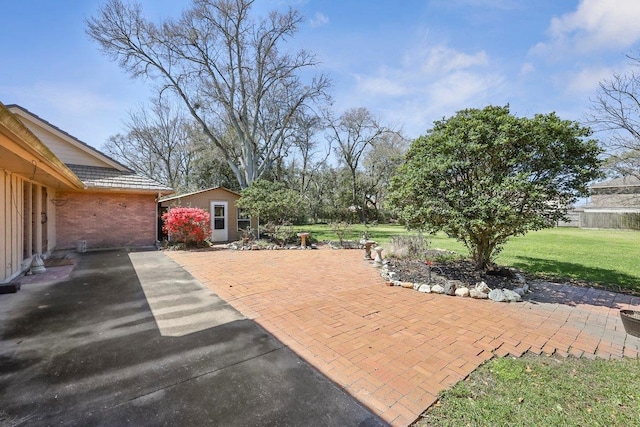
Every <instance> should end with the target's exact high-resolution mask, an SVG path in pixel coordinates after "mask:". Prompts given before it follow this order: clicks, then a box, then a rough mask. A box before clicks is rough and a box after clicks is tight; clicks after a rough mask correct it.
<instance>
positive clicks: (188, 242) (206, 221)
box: [162, 207, 211, 246]
mask: <svg viewBox="0 0 640 427" xmlns="http://www.w3.org/2000/svg"><path fill="white" fill-rule="evenodd" d="M162 219H163V220H164V227H163V228H164V231H166V232H167V233H169V239H170V240H171V241H175V242H182V243H184V244H185V246H197V245H199V244H202V243H203V242H204V241H205V240H207V238H209V236H210V235H211V216H210V215H209V212H206V211H204V210H202V209H199V208H183V207H175V208H171V209H169V211H168V212H167V213H165V214H164V215H162Z"/></svg>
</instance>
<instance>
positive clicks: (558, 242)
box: [297, 224, 640, 293]
mask: <svg viewBox="0 0 640 427" xmlns="http://www.w3.org/2000/svg"><path fill="white" fill-rule="evenodd" d="M297 229H298V230H305V231H310V232H311V234H312V236H313V237H315V238H316V239H318V240H320V241H322V240H337V239H338V238H337V236H336V234H335V233H334V232H333V231H332V230H331V226H329V225H305V226H299V227H297ZM364 231H365V228H364V226H363V225H361V224H357V225H354V226H353V230H352V232H351V233H350V235H349V236H348V237H347V238H348V239H352V240H358V239H360V237H361V236H362V233H363V232H364ZM369 232H370V234H371V236H372V238H373V239H374V240H376V241H377V242H378V243H380V244H381V245H382V246H384V245H387V244H388V243H389V241H390V238H391V236H393V235H399V234H408V232H407V230H406V229H405V228H404V227H402V226H400V225H393V224H381V225H375V226H371V227H369ZM429 239H430V240H431V246H432V247H434V248H442V249H448V250H452V251H456V252H458V253H461V254H465V255H466V254H467V250H466V249H465V247H464V245H462V243H460V242H458V241H456V240H455V239H451V238H448V237H446V236H445V235H444V234H437V235H435V236H429ZM639 259H640V232H639V231H631V230H588V229H579V228H553V229H548V230H541V231H534V232H530V233H527V234H526V235H525V236H519V237H514V238H512V239H511V240H510V241H509V242H508V243H507V244H506V245H505V247H504V250H503V251H502V252H501V253H500V254H499V255H498V257H497V258H496V262H497V263H498V264H500V265H505V266H510V267H516V268H519V269H521V270H523V271H525V272H527V273H529V274H532V275H537V276H542V277H546V278H549V279H559V280H565V279H573V280H577V281H581V282H589V283H593V284H600V285H605V286H609V287H613V288H614V289H626V290H630V291H633V292H637V293H640V262H638V260H639Z"/></svg>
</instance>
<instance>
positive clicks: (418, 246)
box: [388, 234, 431, 259]
mask: <svg viewBox="0 0 640 427" xmlns="http://www.w3.org/2000/svg"><path fill="white" fill-rule="evenodd" d="M430 244H431V243H430V242H429V239H427V238H426V237H424V236H423V235H422V234H412V235H408V236H391V242H390V243H389V251H388V252H389V254H390V256H392V257H394V258H410V259H422V258H424V256H425V254H426V253H427V251H428V250H429V246H430Z"/></svg>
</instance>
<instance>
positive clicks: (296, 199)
mask: <svg viewBox="0 0 640 427" xmlns="http://www.w3.org/2000/svg"><path fill="white" fill-rule="evenodd" d="M237 203H238V207H240V208H243V209H246V210H247V212H248V213H249V215H251V216H255V217H257V218H259V219H260V221H261V222H273V223H280V224H283V223H286V222H292V221H293V220H295V219H296V218H297V217H298V216H300V215H301V209H300V207H301V200H300V194H299V193H298V192H297V191H295V190H293V189H290V188H287V186H286V185H285V184H284V183H282V182H271V181H267V180H264V179H259V180H257V181H254V182H253V183H252V184H251V186H250V187H248V188H245V189H244V190H242V196H241V197H240V199H238V202H237Z"/></svg>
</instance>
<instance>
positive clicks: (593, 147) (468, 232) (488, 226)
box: [390, 106, 601, 269]
mask: <svg viewBox="0 0 640 427" xmlns="http://www.w3.org/2000/svg"><path fill="white" fill-rule="evenodd" d="M590 135H591V131H590V129H589V128H588V127H583V126H580V125H579V124H578V123H576V122H573V121H568V120H561V119H560V118H559V117H558V116H557V115H556V114H555V113H550V114H537V115H535V116H534V117H533V118H524V117H516V116H514V115H512V114H511V113H510V111H509V107H508V106H505V107H497V106H488V107H486V108H484V109H467V110H463V111H460V112H458V113H457V114H456V115H455V116H453V117H451V118H449V119H443V120H440V121H436V122H435V123H434V127H433V129H431V130H430V131H429V132H428V133H427V135H425V136H422V137H420V138H418V139H417V140H415V141H414V142H413V144H412V145H411V148H410V149H409V151H408V153H407V155H406V158H405V161H404V163H403V164H402V166H400V168H399V170H398V173H397V174H396V175H395V176H394V177H393V179H392V181H391V190H390V202H391V204H392V206H394V208H395V209H396V211H397V213H398V215H399V218H400V219H401V220H402V221H403V222H404V223H405V224H406V225H407V226H408V227H409V228H412V229H418V230H424V231H427V232H431V233H435V232H438V231H444V232H445V233H446V234H447V235H449V236H450V237H454V238H456V239H458V240H460V241H461V242H462V243H463V244H464V245H465V246H466V247H467V249H468V250H469V252H470V254H471V256H472V258H473V259H474V261H475V263H476V267H477V268H478V269H486V267H487V266H488V265H489V264H490V263H491V262H492V260H493V259H494V257H495V255H497V254H498V253H499V251H500V249H501V248H502V246H503V245H504V244H505V243H506V242H507V240H508V239H509V238H510V237H511V236H516V235H522V234H525V233H526V232H527V231H529V230H539V229H543V228H548V227H552V226H554V225H555V224H556V223H557V221H559V220H561V219H563V218H565V217H566V213H567V211H568V209H569V208H570V207H571V205H572V203H574V202H575V201H576V200H577V198H578V197H584V196H587V195H588V194H589V189H588V184H589V182H590V181H592V180H594V179H596V178H598V177H600V176H601V173H600V161H599V159H598V156H599V154H600V153H601V149H600V148H599V147H598V144H597V143H596V141H595V140H592V139H586V138H587V137H589V136H590Z"/></svg>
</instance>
